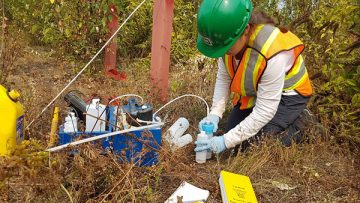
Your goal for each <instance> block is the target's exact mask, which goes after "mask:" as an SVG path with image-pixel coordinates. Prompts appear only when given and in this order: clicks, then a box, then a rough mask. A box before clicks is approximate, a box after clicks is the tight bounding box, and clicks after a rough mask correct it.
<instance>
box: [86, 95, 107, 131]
mask: <svg viewBox="0 0 360 203" xmlns="http://www.w3.org/2000/svg"><path fill="white" fill-rule="evenodd" d="M86 109H87V112H86V113H87V114H88V115H86V132H102V131H105V125H106V123H105V120H106V112H104V111H105V109H106V106H105V105H103V104H100V99H93V100H92V101H91V103H90V104H89V105H87V106H86Z"/></svg>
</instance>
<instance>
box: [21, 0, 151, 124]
mask: <svg viewBox="0 0 360 203" xmlns="http://www.w3.org/2000/svg"><path fill="white" fill-rule="evenodd" d="M146 1H147V0H143V1H142V2H141V3H140V4H139V5H138V6H137V7H136V8H135V9H134V10H133V12H132V13H130V15H129V16H128V17H127V18H126V19H125V21H124V22H123V23H122V24H121V25H120V26H119V28H118V29H117V30H116V31H115V32H114V34H113V35H112V36H111V37H110V38H109V39H108V41H107V42H106V43H105V44H104V45H103V46H102V47H101V48H100V50H99V51H98V52H97V53H96V54H95V55H94V56H93V57H92V59H91V60H90V61H89V62H88V63H87V64H86V65H85V66H84V67H83V68H82V69H81V71H80V72H79V73H78V74H77V75H76V76H75V77H74V78H73V79H72V80H71V81H70V82H69V83H68V84H67V85H66V86H65V87H64V88H63V89H62V90H61V91H60V92H59V94H58V95H56V97H55V98H54V99H53V100H52V101H51V102H50V103H49V104H48V105H47V106H46V107H45V108H44V109H43V110H42V111H41V112H40V114H39V115H37V116H36V117H35V119H33V120H32V121H31V122H30V123H29V124H28V125H27V126H26V129H28V128H29V127H30V126H31V125H32V124H33V123H34V122H35V121H36V120H37V119H38V118H40V116H41V115H42V114H43V113H44V112H45V111H46V110H47V109H48V108H49V107H50V106H51V105H52V104H53V103H54V102H55V101H56V100H57V99H58V98H59V97H60V95H61V94H62V93H64V91H65V90H66V89H67V88H68V87H69V86H70V85H71V84H72V83H73V82H75V80H76V79H77V78H78V77H79V76H80V75H81V74H82V73H83V72H84V71H85V69H86V68H87V67H88V66H89V65H90V64H91V63H92V62H93V61H94V60H95V58H96V57H97V56H98V55H99V54H100V53H101V52H102V51H103V50H104V49H105V47H106V46H107V45H108V44H109V43H110V42H111V41H112V39H113V38H114V37H115V36H116V35H117V33H118V32H119V31H120V30H121V28H122V27H123V26H124V25H125V24H126V23H127V21H128V20H129V19H130V18H131V17H132V16H133V15H134V14H135V13H136V11H137V10H138V9H139V8H140V7H141V6H142V5H143V4H144V3H145V2H146Z"/></svg>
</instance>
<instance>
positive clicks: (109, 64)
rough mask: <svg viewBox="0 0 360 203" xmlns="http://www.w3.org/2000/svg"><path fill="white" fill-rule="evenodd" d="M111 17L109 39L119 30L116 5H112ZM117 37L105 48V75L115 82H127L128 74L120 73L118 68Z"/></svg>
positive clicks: (108, 24)
mask: <svg viewBox="0 0 360 203" xmlns="http://www.w3.org/2000/svg"><path fill="white" fill-rule="evenodd" d="M109 8H110V12H111V13H110V15H111V17H112V18H111V20H110V21H109V22H108V23H107V26H108V28H109V33H108V36H109V38H110V37H111V36H112V35H113V34H114V33H115V32H116V30H117V29H118V28H119V18H118V16H117V9H116V6H115V5H110V6H109ZM116 51H117V44H116V37H115V38H114V39H113V40H112V42H111V43H110V44H109V45H108V46H106V48H105V56H104V70H105V75H107V76H108V77H110V78H113V79H115V80H125V79H126V74H125V73H123V72H119V71H118V70H117V68H116Z"/></svg>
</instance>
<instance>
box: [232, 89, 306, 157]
mask: <svg viewBox="0 0 360 203" xmlns="http://www.w3.org/2000/svg"><path fill="white" fill-rule="evenodd" d="M308 101H309V97H303V96H301V95H291V96H285V95H283V96H282V97H281V100H280V104H279V106H278V109H277V112H276V114H275V116H274V118H273V119H272V120H271V121H270V122H269V123H268V124H266V125H265V126H264V127H263V128H262V129H261V130H260V132H259V133H258V134H257V135H256V136H254V137H253V138H251V139H250V140H247V141H245V142H243V143H242V144H241V150H242V151H243V150H245V149H246V148H248V147H249V146H250V143H251V142H254V141H258V140H259V139H261V137H262V136H263V135H271V136H275V137H276V138H278V139H279V140H280V141H281V142H282V144H283V145H285V146H290V145H291V143H292V142H295V143H299V142H300V141H301V140H302V133H301V132H300V129H299V127H298V126H296V124H294V123H295V120H296V119H297V118H298V117H299V115H300V113H301V112H302V111H303V110H304V109H305V108H306V104H307V102H308ZM239 107H240V104H238V105H236V106H235V107H234V108H233V110H232V111H231V113H230V116H229V119H228V122H227V125H226V129H225V131H226V132H228V131H229V130H231V129H232V128H234V127H235V126H236V125H238V124H239V123H240V122H241V121H243V120H244V119H245V118H246V117H247V116H248V115H249V114H250V113H251V112H252V109H245V110H240V108H239ZM237 148H238V147H237Z"/></svg>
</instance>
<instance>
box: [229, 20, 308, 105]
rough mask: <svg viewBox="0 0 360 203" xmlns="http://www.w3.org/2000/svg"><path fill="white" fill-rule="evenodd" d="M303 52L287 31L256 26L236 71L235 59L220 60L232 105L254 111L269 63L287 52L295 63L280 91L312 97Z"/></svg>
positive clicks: (301, 44) (270, 26) (294, 37)
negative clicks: (225, 70) (228, 86)
mask: <svg viewBox="0 0 360 203" xmlns="http://www.w3.org/2000/svg"><path fill="white" fill-rule="evenodd" d="M304 48H305V47H304V44H303V43H302V42H301V40H300V39H299V38H298V37H296V36H295V35H294V34H293V33H291V32H289V31H287V32H282V31H280V29H279V28H277V27H274V26H272V25H269V24H265V25H264V24H262V25H257V26H256V28H255V31H254V33H253V34H252V35H251V36H250V39H249V43H248V46H247V48H246V50H245V51H244V54H243V57H242V59H241V61H240V63H239V65H238V66H237V67H236V62H235V57H234V56H231V55H227V54H226V55H225V56H224V57H223V61H224V63H225V66H226V69H227V71H228V73H229V75H230V78H231V79H232V82H231V85H230V90H231V92H232V93H234V98H233V105H234V106H235V105H236V104H237V103H238V102H239V101H240V103H241V105H240V109H248V108H251V107H253V106H254V105H255V100H256V92H257V88H258V83H259V81H260V79H261V76H262V74H263V72H264V71H265V69H266V66H267V62H268V60H270V59H271V58H272V57H273V56H275V55H276V54H278V53H280V52H282V51H289V50H294V58H295V62H294V64H293V66H292V67H291V69H290V70H289V71H288V72H287V73H286V76H285V83H284V88H283V91H285V90H295V91H296V92H298V93H299V94H301V95H303V96H311V94H312V87H311V83H310V79H309V76H308V73H307V70H306V68H305V64H304V59H303V57H302V56H301V53H302V51H303V50H304Z"/></svg>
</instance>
